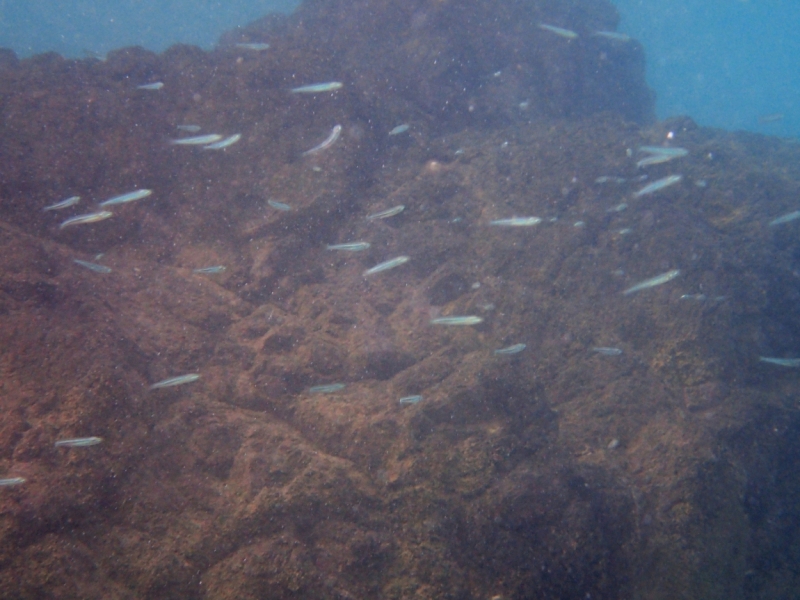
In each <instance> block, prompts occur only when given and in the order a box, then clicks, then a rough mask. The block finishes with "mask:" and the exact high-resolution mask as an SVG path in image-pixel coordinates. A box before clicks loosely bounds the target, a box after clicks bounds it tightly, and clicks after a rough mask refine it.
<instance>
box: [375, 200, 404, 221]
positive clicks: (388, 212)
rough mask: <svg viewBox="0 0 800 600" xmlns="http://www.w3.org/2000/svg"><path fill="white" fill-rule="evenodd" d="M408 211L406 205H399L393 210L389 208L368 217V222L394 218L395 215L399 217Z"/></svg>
mask: <svg viewBox="0 0 800 600" xmlns="http://www.w3.org/2000/svg"><path fill="white" fill-rule="evenodd" d="M405 209H406V207H405V204H398V205H397V206H393V207H392V208H387V209H386V210H382V211H381V212H376V213H375V214H372V215H367V221H377V220H378V219H388V218H389V217H393V216H395V215H399V214H400V213H401V212H403V211H404V210H405Z"/></svg>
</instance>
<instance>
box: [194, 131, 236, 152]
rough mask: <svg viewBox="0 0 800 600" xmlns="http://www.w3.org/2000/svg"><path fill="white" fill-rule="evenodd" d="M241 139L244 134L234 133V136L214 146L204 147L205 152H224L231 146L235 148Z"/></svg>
mask: <svg viewBox="0 0 800 600" xmlns="http://www.w3.org/2000/svg"><path fill="white" fill-rule="evenodd" d="M240 139H242V134H241V133H234V134H233V135H232V136H229V137H226V138H225V139H224V140H220V141H218V142H214V143H213V144H208V145H207V146H203V150H224V149H225V148H228V147H229V146H233V145H234V144H235V143H236V142H238V141H239V140H240Z"/></svg>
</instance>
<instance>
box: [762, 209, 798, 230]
mask: <svg viewBox="0 0 800 600" xmlns="http://www.w3.org/2000/svg"><path fill="white" fill-rule="evenodd" d="M797 219H800V210H796V211H794V212H790V213H789V214H788V215H783V216H782V217H778V218H777V219H774V220H772V221H770V222H769V226H770V227H774V226H775V225H783V224H784V223H789V222H791V221H795V220H797Z"/></svg>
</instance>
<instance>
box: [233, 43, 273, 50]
mask: <svg viewBox="0 0 800 600" xmlns="http://www.w3.org/2000/svg"><path fill="white" fill-rule="evenodd" d="M236 47H237V48H241V49H242V50H252V51H253V52H263V51H264V50H269V44H264V43H260V42H239V43H238V44H236Z"/></svg>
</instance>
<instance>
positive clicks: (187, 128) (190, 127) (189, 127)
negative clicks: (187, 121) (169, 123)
mask: <svg viewBox="0 0 800 600" xmlns="http://www.w3.org/2000/svg"><path fill="white" fill-rule="evenodd" d="M178 129H180V130H181V131H188V132H189V133H197V132H198V131H200V129H201V128H200V125H178Z"/></svg>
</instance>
